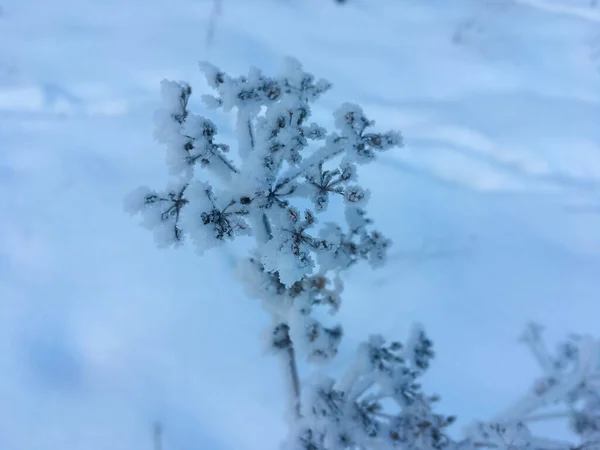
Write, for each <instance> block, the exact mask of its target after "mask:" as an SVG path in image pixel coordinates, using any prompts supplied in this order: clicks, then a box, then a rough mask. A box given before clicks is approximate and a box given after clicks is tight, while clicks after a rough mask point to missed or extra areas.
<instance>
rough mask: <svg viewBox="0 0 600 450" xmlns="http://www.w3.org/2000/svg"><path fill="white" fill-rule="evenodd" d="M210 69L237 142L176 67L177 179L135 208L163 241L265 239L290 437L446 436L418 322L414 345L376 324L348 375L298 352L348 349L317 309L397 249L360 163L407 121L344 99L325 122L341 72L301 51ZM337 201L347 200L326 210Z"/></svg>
mask: <svg viewBox="0 0 600 450" xmlns="http://www.w3.org/2000/svg"><path fill="white" fill-rule="evenodd" d="M201 69H202V71H203V72H204V74H205V76H206V79H207V81H208V84H209V85H210V86H211V87H212V88H213V89H214V90H215V93H216V95H214V96H204V97H203V100H204V102H205V104H206V105H207V106H208V107H210V108H214V109H221V110H223V111H232V110H233V111H235V114H236V118H237V120H236V122H237V127H236V133H237V134H236V137H237V144H236V146H235V148H234V149H233V150H234V151H232V149H230V147H229V146H228V145H226V144H224V143H222V142H221V141H220V140H219V135H218V133H217V127H216V125H215V124H214V123H213V122H212V121H211V120H209V119H207V118H205V117H203V116H201V115H199V114H197V113H194V112H193V111H191V110H190V109H189V107H188V104H189V100H190V96H191V94H192V90H191V87H190V86H189V85H188V84H186V83H183V82H174V81H163V82H162V85H161V87H162V99H163V107H162V108H161V109H160V110H159V111H158V112H157V113H156V115H155V125H156V132H155V136H156V138H157V139H158V140H159V141H160V142H161V143H162V144H164V146H165V147H166V149H167V165H168V167H169V170H170V172H171V174H172V175H173V182H172V183H171V184H170V185H169V186H168V187H167V188H166V189H165V190H163V191H154V190H152V189H149V188H139V189H138V190H136V191H135V192H133V193H132V194H131V195H130V196H129V198H128V200H127V208H128V210H129V211H130V212H132V213H141V215H142V218H143V222H142V223H143V224H144V225H145V226H146V227H148V228H150V229H151V230H152V231H153V232H154V236H155V238H156V242H157V244H158V245H159V246H161V247H165V246H179V245H181V244H182V243H184V242H185V241H192V242H193V244H194V245H195V246H196V249H197V251H198V253H199V254H202V253H204V252H205V251H206V250H208V249H210V248H212V247H216V246H219V245H224V244H225V243H226V242H227V241H231V240H233V239H235V238H238V237H240V236H247V237H250V238H252V239H253V240H254V242H255V244H256V245H255V248H254V250H253V252H252V254H251V255H250V257H249V258H248V259H247V260H245V261H243V262H242V263H241V264H240V268H239V271H238V275H239V278H240V280H241V281H242V282H243V283H244V286H245V288H246V292H247V294H248V296H250V297H254V298H256V299H259V300H261V302H262V305H263V308H264V310H265V311H266V312H267V313H268V314H269V316H270V318H271V326H270V328H269V329H268V330H266V331H265V336H266V340H265V342H266V345H267V346H268V347H269V348H270V349H271V350H272V351H273V352H275V353H276V354H278V355H279V357H280V358H281V361H282V367H283V370H284V376H285V379H286V380H287V384H288V386H289V389H288V391H289V393H288V394H289V395H288V396H287V404H288V414H287V417H288V419H289V423H290V433H289V436H288V439H287V441H286V442H285V446H286V448H289V449H307V450H308V449H317V448H319V449H320V448H322V449H334V448H335V449H337V448H340V449H342V448H375V447H386V448H387V447H389V446H415V445H416V446H419V447H423V446H424V447H427V448H430V447H431V448H440V447H443V446H445V445H447V444H448V442H449V440H448V439H447V438H446V436H445V434H444V432H443V429H444V428H445V427H446V425H448V424H449V423H450V422H451V421H452V418H449V417H444V416H441V415H438V414H435V413H434V412H433V411H432V404H433V402H434V401H435V398H434V397H428V396H426V395H424V394H423V393H422V392H421V389H420V387H419V384H418V383H417V381H418V378H419V376H420V375H421V374H422V373H423V372H424V371H425V370H426V369H427V367H428V365H429V360H430V358H431V357H432V356H433V352H432V344H431V341H430V340H429V339H428V338H427V337H426V335H425V334H424V332H423V330H421V329H420V328H419V327H415V329H414V330H413V332H412V334H411V336H410V339H409V341H408V342H407V343H406V345H404V346H403V345H401V344H400V343H398V342H392V343H389V344H388V343H386V342H385V341H384V340H383V338H381V337H380V336H372V337H371V338H369V339H368V340H367V341H366V342H364V343H363V344H362V345H361V346H360V347H359V349H358V351H357V354H356V359H355V361H354V363H353V364H352V366H351V367H350V368H349V369H348V371H347V373H346V374H345V375H344V376H342V377H341V378H340V379H339V380H334V379H331V378H327V377H324V376H323V375H321V376H320V377H318V378H315V377H312V380H313V381H311V382H306V383H301V380H300V376H299V373H298V364H297V358H299V357H302V358H307V360H308V361H310V362H318V361H323V360H328V359H330V358H332V357H334V356H335V355H336V353H337V349H338V346H339V344H340V340H341V338H342V328H341V327H340V326H339V325H335V326H327V325H326V324H324V323H323V322H321V321H320V320H319V319H318V318H317V317H316V316H315V315H314V311H315V308H317V307H320V306H321V307H326V308H329V310H330V312H331V313H335V312H336V311H337V310H338V308H339V307H340V294H341V291H342V281H341V278H340V272H341V271H343V270H344V269H346V268H348V267H350V266H352V265H354V264H356V263H358V262H360V261H361V260H366V261H368V262H369V263H370V264H371V265H372V266H373V267H377V266H380V265H381V264H383V262H384V261H385V255H386V250H387V249H388V247H389V246H390V241H389V240H388V239H386V238H385V237H384V236H383V235H382V234H381V233H379V232H378V231H375V230H372V229H371V220H370V219H369V218H368V217H367V214H366V210H365V207H366V205H367V203H368V200H369V191H368V190H367V189H365V188H364V187H362V186H361V185H360V184H359V182H358V173H357V166H359V165H363V164H368V163H371V162H373V161H374V160H375V158H376V157H377V154H378V153H380V152H385V151H388V150H390V149H393V148H398V147H400V146H401V145H402V137H401V135H400V133H398V132H396V131H387V132H378V131H375V130H374V129H373V126H374V122H373V121H372V120H369V119H368V118H367V116H366V115H365V114H364V112H363V111H362V109H361V108H360V107H359V106H357V105H353V104H344V105H342V106H341V107H340V108H339V109H338V110H337V111H336V112H335V113H334V122H335V131H328V130H326V129H325V128H324V127H322V126H320V125H319V124H317V123H314V122H312V121H311V104H312V103H313V102H314V101H315V100H317V99H318V98H319V97H320V96H321V95H322V94H324V93H325V92H326V91H327V90H328V89H329V88H330V87H331V85H330V84H329V83H328V82H327V81H325V80H316V79H315V78H314V77H313V76H312V75H310V74H308V73H306V72H304V71H303V69H302V67H301V65H300V64H299V63H298V62H297V61H295V60H293V59H288V60H286V64H285V69H284V70H283V72H282V74H281V75H279V76H276V77H269V76H266V75H265V74H263V73H262V72H261V71H259V70H257V69H251V70H250V71H249V73H248V75H247V76H240V77H231V76H229V75H227V74H225V73H224V72H222V71H221V70H219V69H218V68H216V67H214V66H212V65H210V64H208V63H202V64H201ZM208 180H210V181H208ZM330 203H332V204H333V203H337V205H336V208H338V210H339V208H340V207H342V208H343V210H344V211H345V212H344V213H343V214H342V215H341V217H338V218H337V219H338V220H337V221H334V220H329V221H323V223H321V221H320V218H321V217H323V216H324V215H325V213H326V211H327V210H328V208H329V207H330ZM329 209H330V211H329V215H330V216H333V217H332V218H333V219H335V212H333V213H332V211H331V210H332V209H333V206H332V207H331V208H329ZM309 378H311V377H309ZM389 400H391V401H392V403H393V404H394V406H393V407H390V406H389V405H388V403H386V402H387V401H389ZM384 404H385V405H387V406H386V407H384Z"/></svg>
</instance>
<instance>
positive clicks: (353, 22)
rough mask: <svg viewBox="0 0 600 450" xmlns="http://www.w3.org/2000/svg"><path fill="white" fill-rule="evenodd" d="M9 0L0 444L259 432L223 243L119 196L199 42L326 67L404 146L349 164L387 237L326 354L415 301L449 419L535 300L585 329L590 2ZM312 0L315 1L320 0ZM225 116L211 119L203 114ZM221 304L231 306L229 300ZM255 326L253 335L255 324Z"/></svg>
mask: <svg viewBox="0 0 600 450" xmlns="http://www.w3.org/2000/svg"><path fill="white" fill-rule="evenodd" d="M222 3H223V14H222V16H221V17H220V18H219V22H218V23H217V28H216V34H215V38H214V41H213V44H212V46H211V47H210V48H208V47H207V46H206V33H207V23H208V18H209V16H210V13H211V8H212V6H211V2H210V1H208V0H172V1H168V2H165V1H163V0H127V1H116V0H102V1H100V0H86V1H75V0H60V1H53V2H49V1H46V0H19V1H17V0H8V1H4V2H3V9H2V16H0V150H1V152H2V153H1V157H0V204H1V205H2V213H1V214H0V449H6V450H55V449H59V448H68V449H77V450H87V449H89V450H100V449H111V450H125V449H128V450H131V449H144V448H151V440H150V426H151V423H152V422H153V421H155V420H160V421H161V422H162V423H163V424H164V427H165V440H166V445H165V450H188V449H189V450H191V449H200V448H202V449H207V448H208V449H214V450H218V449H222V450H225V449H240V450H244V449H248V450H250V449H258V448H266V449H271V448H275V446H276V445H277V443H278V441H279V439H280V437H281V435H282V433H283V431H284V425H283V423H282V420H281V412H280V411H281V408H282V401H281V390H282V388H281V386H280V381H279V380H278V378H277V375H278V371H277V368H276V362H275V361H273V360H272V359H271V358H269V357H266V356H262V355H261V354H260V349H259V348H258V345H257V340H258V333H259V332H260V330H261V328H262V326H263V322H264V320H265V318H264V317H263V316H262V314H261V312H260V310H259V308H257V305H255V304H254V303H253V302H252V301H249V300H247V299H245V298H244V295H243V293H242V290H241V289H240V288H239V287H237V286H236V285H235V284H234V283H231V282H230V278H231V270H232V269H231V258H232V256H233V255H232V254H224V253H218V252H211V253H209V254H208V255H207V256H206V257H205V258H204V259H198V258H197V257H196V256H195V254H194V252H193V249H191V248H186V249H183V250H180V251H177V252H173V251H168V252H161V251H158V250H157V249H156V248H155V247H154V244H153V242H152V238H151V236H150V234H149V233H147V232H145V231H144V230H142V229H140V228H139V227H138V226H137V224H136V220H132V219H131V218H130V217H128V216H127V215H125V214H124V213H123V212H122V206H121V205H122V198H123V196H124V195H125V194H126V193H127V192H129V191H130V190H131V189H132V188H134V187H136V186H137V185H139V184H150V185H153V186H157V187H162V185H163V182H164V180H165V168H164V160H163V153H162V149H161V148H160V147H159V146H158V145H157V144H156V143H155V142H154V141H153V139H152V129H151V127H152V123H151V116H152V112H153V110H154V109H155V108H156V107H157V104H158V100H159V95H158V86H159V82H160V80H161V79H162V78H164V77H170V78H176V79H184V80H188V81H190V82H191V83H192V84H193V85H194V86H195V88H196V91H202V90H204V89H205V85H204V83H203V81H202V79H201V77H200V75H199V73H198V71H197V65H196V63H197V61H198V60H201V59H202V60H204V59H207V60H209V61H211V62H213V63H215V64H217V65H220V66H222V67H223V68H224V69H227V70H229V71H232V72H234V73H240V72H245V71H246V70H247V68H248V67H249V66H250V65H255V66H259V67H261V68H263V69H264V70H265V71H273V70H275V69H276V68H277V66H278V64H279V62H280V60H281V58H282V57H283V56H286V55H293V56H295V57H297V58H299V59H300V60H301V61H303V63H304V64H305V67H306V68H308V69H309V70H310V71H312V72H313V73H315V74H316V75H318V76H322V77H325V78H327V79H329V80H330V81H332V82H333V83H334V89H333V90H332V91H331V93H330V94H328V95H327V96H326V97H325V98H324V99H323V101H322V102H321V103H320V107H319V108H320V109H318V111H317V114H318V115H320V116H323V117H326V116H327V115H328V114H329V113H330V111H331V110H332V109H333V108H334V107H335V106H336V105H337V104H339V103H340V102H341V101H345V100H350V101H355V102H358V103H360V104H362V105H363V106H364V108H365V110H366V112H367V113H368V114H369V115H370V116H371V117H373V118H375V119H376V120H377V122H378V124H379V125H381V126H382V127H386V128H387V127H394V128H399V129H400V130H401V131H402V132H403V133H404V135H405V139H406V149H404V150H403V151H401V152H397V153H395V154H389V155H387V156H386V157H384V158H381V160H380V163H379V164H378V165H374V166H373V167H371V168H370V169H369V170H368V171H366V172H365V173H364V175H363V177H364V179H365V180H368V183H369V184H370V186H371V187H372V191H373V195H372V202H371V205H372V206H371V210H372V212H373V215H374V217H375V218H376V220H377V222H378V223H379V226H380V228H381V229H382V230H383V231H384V232H386V234H387V235H388V236H390V237H391V238H393V240H394V242H395V247H394V250H393V257H392V258H391V261H390V263H389V265H388V266H387V267H386V268H385V269H382V270H380V271H376V272H371V271H369V270H367V269H366V268H361V269H359V270H354V271H353V272H352V273H350V274H349V277H348V283H347V290H346V292H347V295H346V297H345V304H344V305H343V308H342V312H341V318H342V320H343V321H344V322H345V323H346V331H347V333H348V338H347V339H346V341H345V345H344V347H343V352H342V355H341V357H340V362H341V363H343V362H344V360H346V359H347V358H348V357H349V355H350V354H351V351H352V348H353V345H354V344H355V343H356V342H357V341H358V340H360V339H362V338H364V337H366V335H368V334H369V333H371V332H379V331H380V332H383V333H385V334H386V335H387V336H388V337H390V338H399V339H403V338H404V336H405V334H406V332H407V329H408V327H409V325H410V324H411V323H412V322H413V321H420V322H423V323H424V324H425V325H426V327H427V329H428V331H429V333H430V334H431V335H432V337H433V338H434V340H435V343H436V347H437V352H438V358H437V360H436V361H435V364H434V365H433V367H432V369H431V373H430V374H429V376H428V378H427V386H426V387H427V389H428V390H429V391H435V392H439V393H440V394H441V395H442V397H443V402H442V404H441V405H440V408H441V409H442V410H443V411H444V412H447V413H455V414H458V415H459V418H460V419H461V420H460V423H459V426H458V427H457V433H458V432H459V431H460V425H461V424H466V423H468V422H469V421H471V420H473V419H475V418H481V419H485V418H488V417H490V416H492V415H493V414H494V413H496V412H498V411H499V410H501V409H502V408H503V407H504V406H506V405H507V404H508V403H510V400H512V399H513V398H515V397H516V396H518V394H519V393H520V392H522V391H523V390H524V389H525V388H526V387H527V386H528V383H529V382H530V381H531V379H532V377H534V376H535V374H536V367H535V365H534V363H533V361H532V360H531V358H530V357H529V355H528V354H527V353H526V352H525V349H521V348H520V347H519V346H518V344H517V343H516V339H515V338H516V337H517V336H518V334H519V333H520V331H521V329H522V327H523V325H524V324H525V323H526V322H527V321H528V320H530V319H535V320H537V321H540V322H542V323H544V324H546V325H547V326H548V331H549V335H550V337H552V338H557V337H560V336H562V335H563V334H565V333H567V332H569V331H580V332H592V333H595V334H596V335H598V317H599V314H600V305H599V304H598V298H599V294H600V284H598V282H597V277H598V274H599V273H600V233H599V230H600V216H599V213H600V126H599V125H600V73H599V68H600V9H590V8H589V7H588V6H587V5H586V3H587V2H584V1H583V0H579V1H576V0H514V1H509V0H469V1H467V0H452V1H437V0H420V1H416V0H406V1H398V0H378V1H375V0H349V1H348V5H347V6H345V7H343V8H340V7H335V5H333V2H327V1H324V0H302V1H296V0H252V1H250V0H223V1H222ZM330 3H331V4H330ZM215 119H216V120H217V122H218V123H221V124H223V129H224V132H225V133H227V132H229V131H230V124H231V123H230V121H228V119H227V118H225V117H217V118H215ZM234 311H235V312H234ZM255 337H256V341H255V339H254V338H255Z"/></svg>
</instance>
